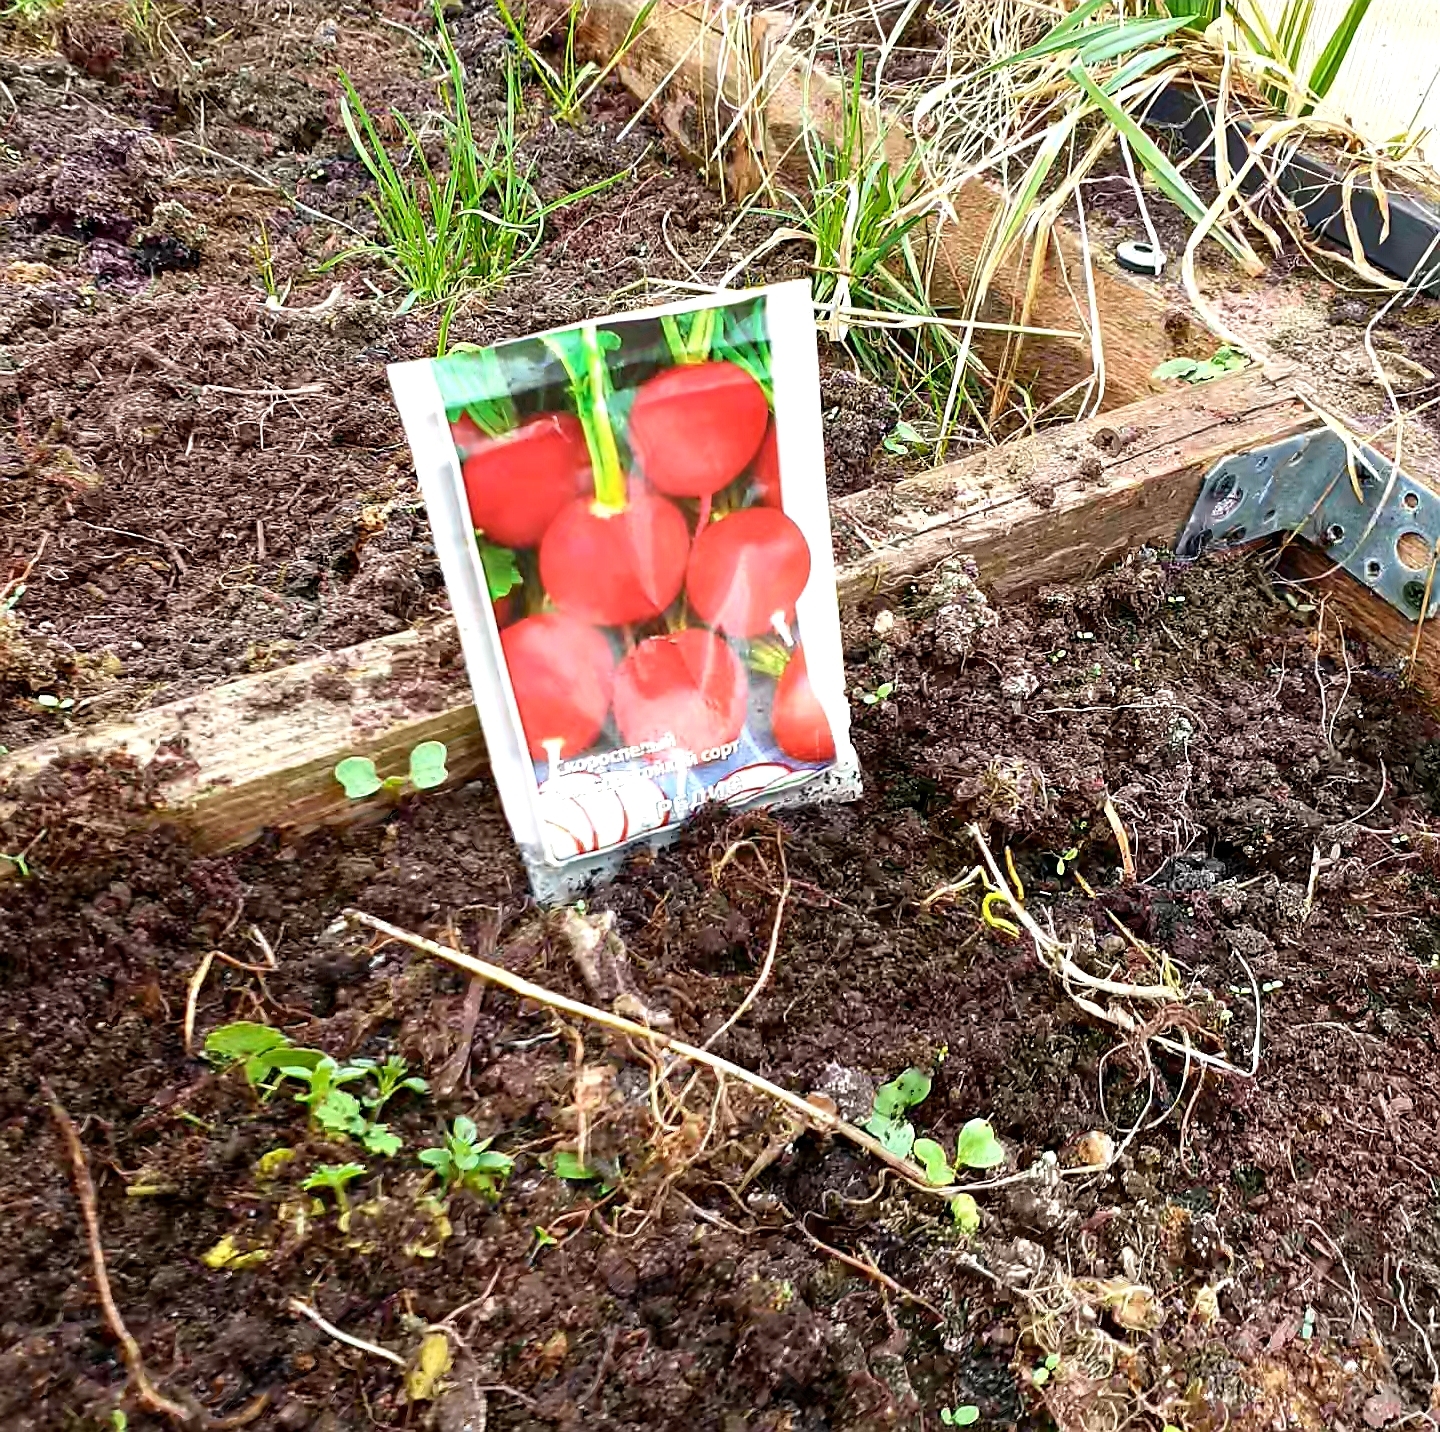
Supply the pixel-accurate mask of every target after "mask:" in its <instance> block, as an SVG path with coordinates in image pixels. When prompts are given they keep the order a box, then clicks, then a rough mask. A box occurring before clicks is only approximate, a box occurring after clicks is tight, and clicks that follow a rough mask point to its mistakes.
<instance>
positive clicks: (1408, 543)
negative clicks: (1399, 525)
mask: <svg viewBox="0 0 1440 1432" xmlns="http://www.w3.org/2000/svg"><path fill="white" fill-rule="evenodd" d="M1431 550H1432V548H1431V545H1430V543H1429V542H1428V541H1427V540H1426V539H1425V538H1424V537H1423V536H1421V534H1420V533H1418V532H1402V533H1401V534H1400V535H1399V537H1397V538H1396V539H1395V555H1396V556H1397V557H1398V558H1399V559H1400V560H1401V561H1402V562H1403V563H1404V564H1405V565H1406V566H1407V567H1409V568H1410V570H1411V571H1412V572H1423V571H1424V570H1425V569H1426V568H1427V567H1428V566H1429V565H1430V553H1431Z"/></svg>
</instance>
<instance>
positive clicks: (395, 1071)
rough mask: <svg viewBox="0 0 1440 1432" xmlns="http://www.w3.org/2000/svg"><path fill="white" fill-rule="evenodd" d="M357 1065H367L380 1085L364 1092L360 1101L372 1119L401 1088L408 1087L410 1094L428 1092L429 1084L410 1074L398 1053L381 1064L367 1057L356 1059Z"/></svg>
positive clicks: (376, 1117) (407, 1063)
mask: <svg viewBox="0 0 1440 1432" xmlns="http://www.w3.org/2000/svg"><path fill="white" fill-rule="evenodd" d="M355 1063H356V1064H357V1065H368V1066H369V1068H370V1071H371V1072H372V1073H373V1074H374V1076H375V1082H376V1084H378V1085H379V1086H380V1087H379V1088H378V1089H377V1090H376V1091H375V1093H373V1094H366V1095H365V1096H364V1097H363V1098H362V1100H361V1102H362V1103H363V1104H364V1105H365V1107H366V1108H367V1109H369V1110H370V1117H371V1119H372V1120H374V1119H378V1118H379V1117H380V1111H381V1110H382V1109H383V1108H384V1107H385V1105H386V1104H388V1103H389V1102H390V1100H391V1099H393V1098H394V1097H395V1095H396V1094H398V1093H399V1092H400V1091H401V1090H402V1089H408V1090H410V1092H411V1093H412V1094H428V1093H429V1092H430V1086H429V1084H427V1083H426V1082H425V1080H423V1079H422V1078H420V1076H419V1075H418V1074H411V1073H410V1072H409V1070H410V1064H409V1061H408V1060H405V1059H402V1058H401V1057H400V1056H399V1055H398V1054H392V1055H390V1057H389V1058H388V1059H386V1061H385V1062H384V1063H383V1064H378V1065H377V1064H375V1063H374V1062H373V1061H371V1060H369V1059H357V1060H356V1061H355Z"/></svg>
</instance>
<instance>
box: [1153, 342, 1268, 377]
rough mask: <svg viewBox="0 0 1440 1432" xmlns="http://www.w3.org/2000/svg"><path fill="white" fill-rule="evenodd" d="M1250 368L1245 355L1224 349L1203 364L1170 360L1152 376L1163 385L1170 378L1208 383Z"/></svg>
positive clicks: (1186, 359)
mask: <svg viewBox="0 0 1440 1432" xmlns="http://www.w3.org/2000/svg"><path fill="white" fill-rule="evenodd" d="M1249 366H1250V360H1249V358H1247V357H1246V356H1245V355H1244V354H1243V353H1238V352H1236V350H1235V349H1233V348H1230V347H1222V348H1217V349H1216V350H1215V352H1214V354H1213V355H1212V356H1211V357H1209V358H1207V359H1205V361H1204V362H1203V363H1202V362H1200V361H1199V360H1198V359H1196V358H1170V359H1168V360H1167V361H1166V362H1164V363H1162V364H1161V365H1160V366H1159V367H1158V368H1156V369H1155V370H1154V371H1153V372H1152V373H1151V374H1150V376H1151V377H1152V378H1154V379H1155V380H1156V381H1157V382H1162V383H1163V382H1165V381H1166V380H1167V379H1170V378H1183V379H1184V380H1185V381H1186V382H1187V383H1208V382H1209V381H1210V380H1211V379H1212V378H1223V377H1224V376H1225V374H1226V373H1235V372H1238V371H1239V370H1240V369H1241V368H1248V367H1249Z"/></svg>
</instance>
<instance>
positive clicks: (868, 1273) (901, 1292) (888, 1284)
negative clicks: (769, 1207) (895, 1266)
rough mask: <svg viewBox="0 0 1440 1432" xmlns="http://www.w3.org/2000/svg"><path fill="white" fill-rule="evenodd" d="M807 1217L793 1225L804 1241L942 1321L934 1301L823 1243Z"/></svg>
mask: <svg viewBox="0 0 1440 1432" xmlns="http://www.w3.org/2000/svg"><path fill="white" fill-rule="evenodd" d="M809 1217H810V1215H809V1214H808V1213H807V1214H806V1215H805V1217H804V1218H800V1219H797V1220H796V1222H795V1224H794V1227H796V1228H798V1229H799V1230H800V1232H801V1233H802V1234H804V1235H805V1239H806V1241H807V1242H809V1243H810V1245H811V1246H812V1247H814V1248H818V1249H819V1250H820V1251H821V1252H822V1253H824V1254H826V1255H827V1256H828V1257H831V1258H834V1259H836V1261H838V1262H840V1263H843V1264H844V1265H845V1266H846V1267H847V1268H853V1269H854V1270H855V1271H856V1272H857V1273H859V1274H860V1275H861V1276H862V1277H865V1278H869V1279H870V1280H871V1281H872V1282H875V1283H879V1284H880V1286H881V1287H882V1288H888V1289H889V1290H890V1291H891V1292H892V1293H894V1294H895V1296H896V1297H897V1298H901V1299H903V1300H904V1301H905V1302H907V1303H914V1304H915V1305H916V1307H920V1308H924V1309H925V1311H926V1312H927V1313H929V1314H930V1316H931V1317H933V1318H934V1319H935V1321H936V1322H937V1323H943V1322H944V1321H945V1318H944V1316H943V1315H942V1313H941V1312H940V1309H939V1308H937V1307H936V1306H935V1304H934V1303H932V1302H929V1301H927V1300H926V1299H925V1298H922V1297H921V1296H920V1295H919V1293H912V1292H911V1291H910V1289H909V1288H907V1287H906V1286H905V1285H904V1284H903V1283H897V1282H896V1281H895V1279H894V1278H892V1277H891V1276H890V1275H889V1274H888V1273H884V1272H882V1271H881V1270H880V1269H879V1268H877V1267H876V1266H875V1265H874V1264H873V1263H870V1262H867V1261H866V1260H864V1259H861V1258H854V1257H852V1256H851V1255H850V1254H849V1253H842V1252H841V1251H840V1249H838V1248H835V1247H832V1246H831V1245H830V1244H829V1243H825V1242H823V1241H822V1240H821V1239H819V1238H817V1237H816V1236H815V1235H814V1234H813V1233H812V1232H811V1231H810V1230H809V1228H808V1227H806V1222H807V1220H808V1219H809Z"/></svg>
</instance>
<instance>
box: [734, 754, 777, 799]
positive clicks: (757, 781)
mask: <svg viewBox="0 0 1440 1432" xmlns="http://www.w3.org/2000/svg"><path fill="white" fill-rule="evenodd" d="M794 774H795V769H794V767H793V766H787V765H784V764H783V763H782V762H780V761H756V762H755V763H754V764H753V765H749V766H741V767H740V769H739V770H738V771H735V772H733V773H732V774H731V775H728V776H726V777H725V780H724V782H723V783H722V789H723V795H722V796H721V799H723V800H727V801H743V800H749V798H750V797H751V796H758V795H759V794H760V793H761V792H762V791H768V790H770V789H771V788H772V787H773V786H777V785H779V784H780V783H781V782H782V781H785V780H788V779H789V778H790V777H791V776H793V775H794Z"/></svg>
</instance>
